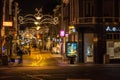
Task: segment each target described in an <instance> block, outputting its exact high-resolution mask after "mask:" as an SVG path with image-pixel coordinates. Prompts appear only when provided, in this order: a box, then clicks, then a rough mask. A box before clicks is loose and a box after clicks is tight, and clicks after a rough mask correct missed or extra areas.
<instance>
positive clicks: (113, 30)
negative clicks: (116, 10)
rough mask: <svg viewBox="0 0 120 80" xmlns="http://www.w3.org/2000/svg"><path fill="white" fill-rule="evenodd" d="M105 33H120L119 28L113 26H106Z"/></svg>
mask: <svg viewBox="0 0 120 80" xmlns="http://www.w3.org/2000/svg"><path fill="white" fill-rule="evenodd" d="M106 31H112V32H115V31H120V28H119V27H115V26H112V27H110V26H107V27H106Z"/></svg>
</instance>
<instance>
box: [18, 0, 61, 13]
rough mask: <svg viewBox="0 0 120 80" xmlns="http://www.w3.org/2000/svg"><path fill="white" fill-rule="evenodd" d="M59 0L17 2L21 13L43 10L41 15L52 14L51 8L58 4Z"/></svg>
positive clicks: (24, 0) (23, 0)
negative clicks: (36, 9)
mask: <svg viewBox="0 0 120 80" xmlns="http://www.w3.org/2000/svg"><path fill="white" fill-rule="evenodd" d="M60 1H61V0H18V2H19V6H20V9H21V13H23V14H29V13H34V12H35V8H38V9H39V8H41V7H42V8H43V13H45V14H52V13H53V12H52V11H53V8H54V7H55V6H56V5H57V4H60Z"/></svg>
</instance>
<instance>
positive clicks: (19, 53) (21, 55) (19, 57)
mask: <svg viewBox="0 0 120 80" xmlns="http://www.w3.org/2000/svg"><path fill="white" fill-rule="evenodd" d="M17 55H18V63H19V64H20V63H22V62H23V51H22V50H21V49H20V48H19V49H18V51H17Z"/></svg>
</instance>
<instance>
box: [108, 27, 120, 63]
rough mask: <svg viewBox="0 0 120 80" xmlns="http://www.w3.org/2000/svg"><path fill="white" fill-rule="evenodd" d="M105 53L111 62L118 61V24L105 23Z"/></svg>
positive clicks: (119, 32)
mask: <svg viewBox="0 0 120 80" xmlns="http://www.w3.org/2000/svg"><path fill="white" fill-rule="evenodd" d="M106 35H107V40H106V43H107V46H106V47H107V55H109V59H110V62H111V63H120V28H119V26H117V25H116V26H113V25H107V26H106Z"/></svg>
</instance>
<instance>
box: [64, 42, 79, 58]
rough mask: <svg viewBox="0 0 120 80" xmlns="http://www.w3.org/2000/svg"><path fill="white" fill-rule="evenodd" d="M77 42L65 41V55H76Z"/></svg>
mask: <svg viewBox="0 0 120 80" xmlns="http://www.w3.org/2000/svg"><path fill="white" fill-rule="evenodd" d="M77 48H78V45H77V42H67V43H66V55H67V56H76V55H77Z"/></svg>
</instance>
